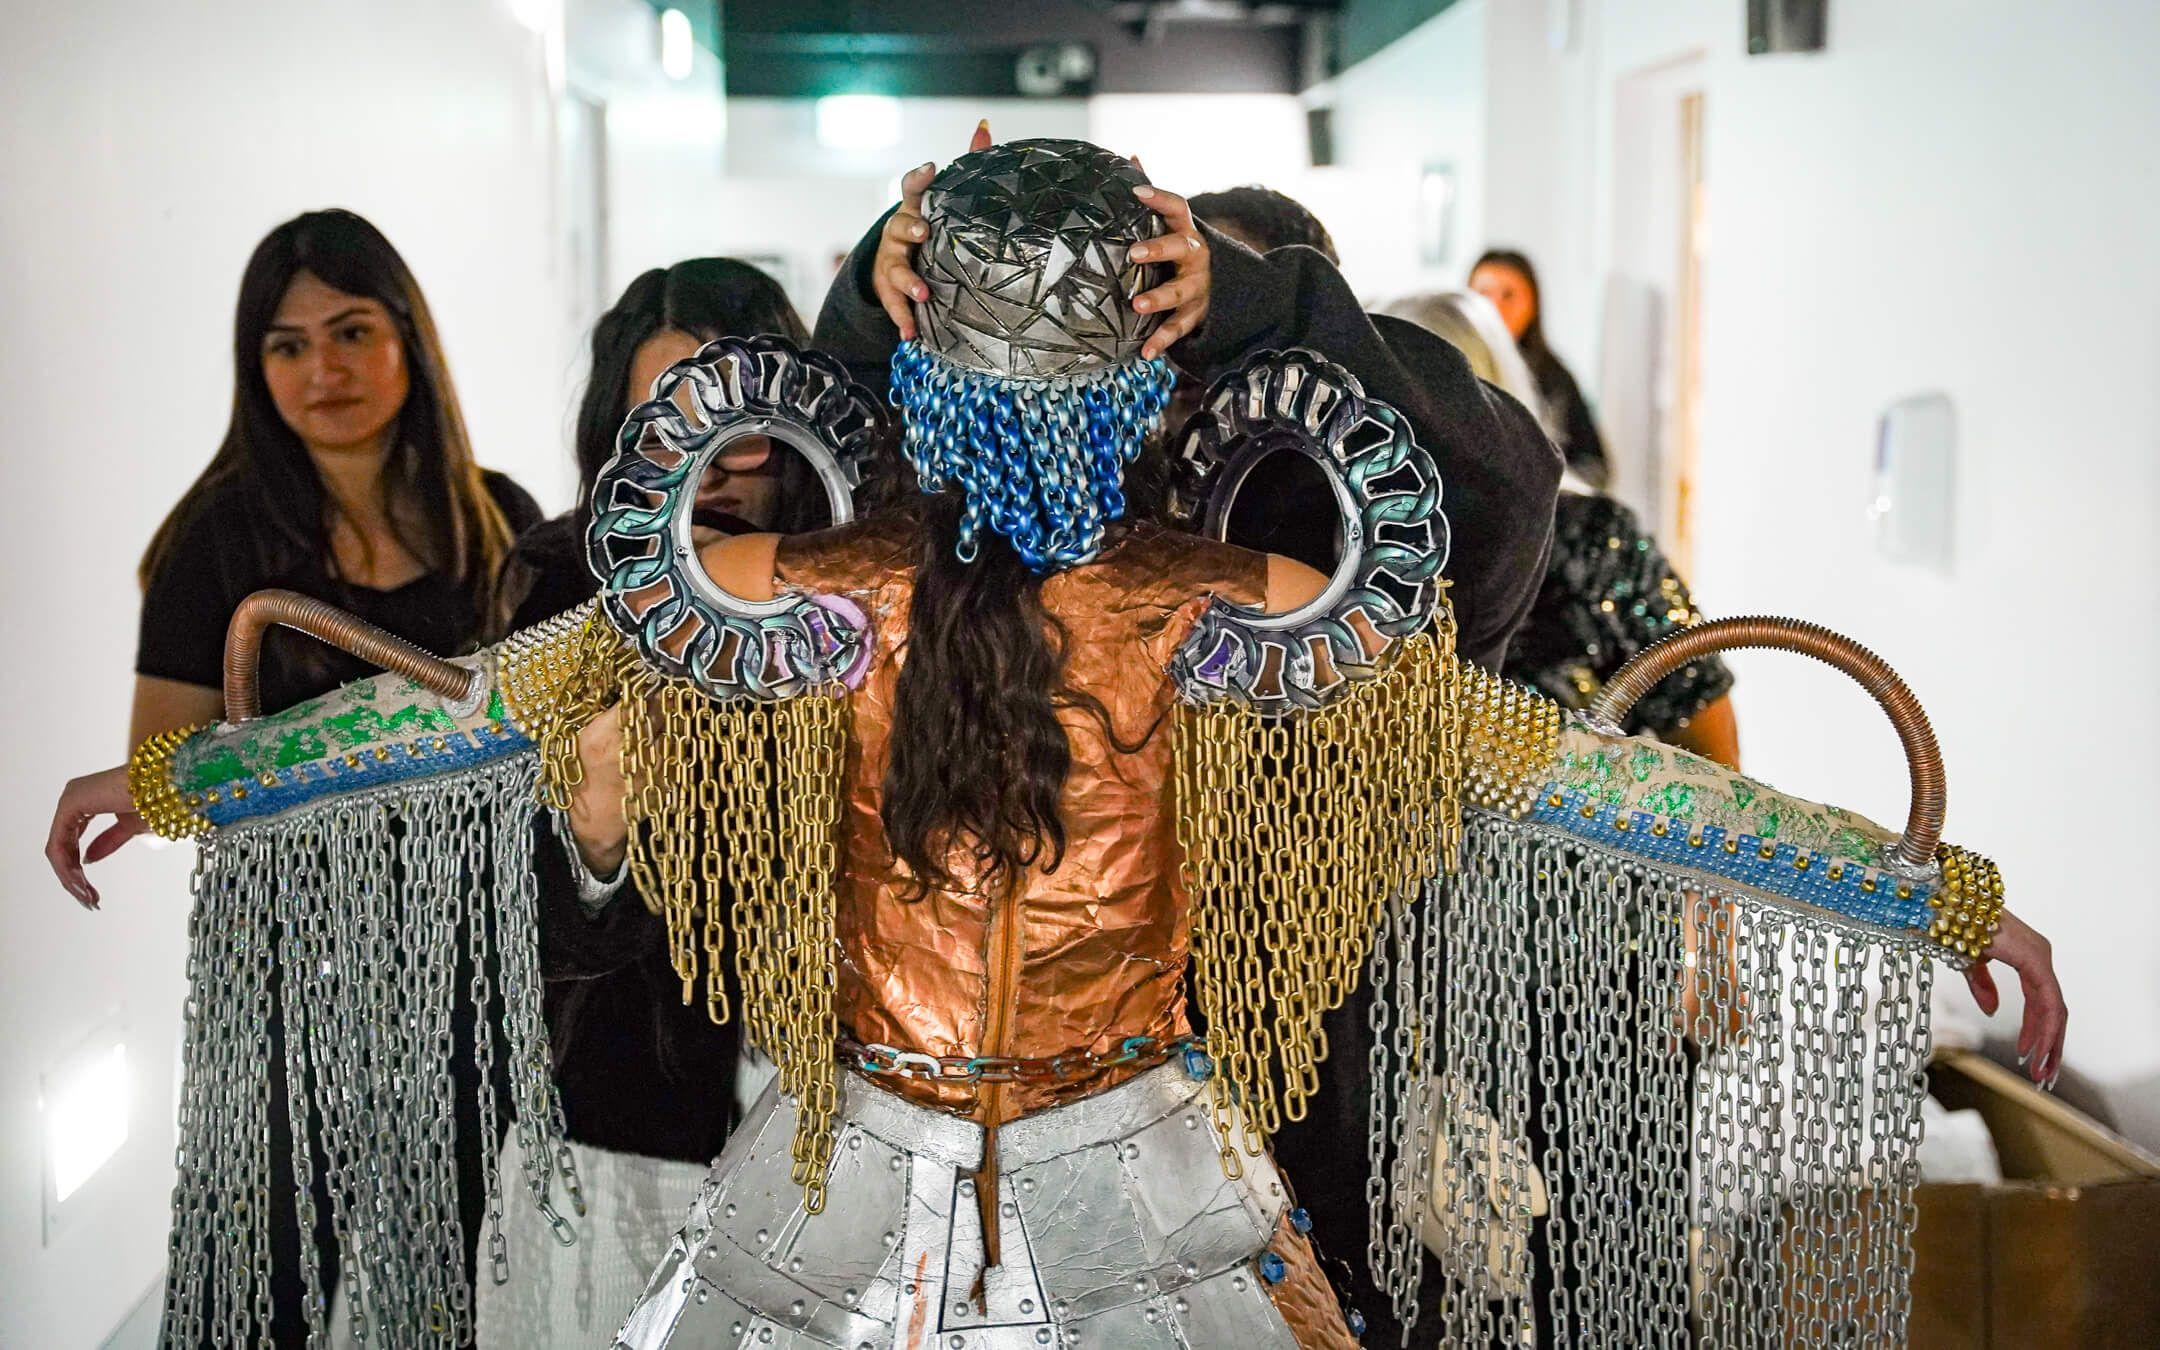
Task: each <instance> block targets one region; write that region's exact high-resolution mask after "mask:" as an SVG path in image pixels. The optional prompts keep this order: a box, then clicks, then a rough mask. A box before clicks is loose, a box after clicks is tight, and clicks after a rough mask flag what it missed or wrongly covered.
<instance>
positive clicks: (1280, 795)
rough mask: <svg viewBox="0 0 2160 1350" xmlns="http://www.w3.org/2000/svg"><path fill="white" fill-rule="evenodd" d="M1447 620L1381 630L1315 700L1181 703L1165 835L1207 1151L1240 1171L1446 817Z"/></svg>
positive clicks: (1451, 729)
mask: <svg viewBox="0 0 2160 1350" xmlns="http://www.w3.org/2000/svg"><path fill="white" fill-rule="evenodd" d="M1454 633H1455V630H1454V622H1453V619H1452V616H1451V615H1449V614H1448V613H1447V612H1446V610H1445V609H1444V608H1443V610H1442V612H1441V614H1440V616H1439V617H1438V619H1437V621H1436V622H1435V624H1434V627H1433V631H1432V632H1431V633H1429V634H1422V635H1419V636H1417V637H1414V638H1411V639H1408V640H1406V641H1404V642H1402V643H1400V644H1398V646H1397V649H1396V651H1395V652H1394V653H1393V654H1392V655H1391V657H1390V658H1389V664H1388V667H1387V669H1386V670H1385V671H1384V672H1383V673H1382V674H1380V675H1378V676H1376V677H1374V678H1373V679H1370V680H1366V681H1361V682H1360V683H1359V685H1358V686H1357V687H1356V688H1353V689H1351V690H1349V691H1346V692H1345V694H1344V695H1343V696H1342V697H1341V698H1339V699H1337V700H1336V701H1335V702H1334V703H1332V704H1330V705H1328V706H1327V707H1325V708H1322V709H1320V710H1319V711H1317V712H1311V713H1304V714H1300V715H1296V716H1291V717H1275V718H1267V717H1262V716H1260V715H1259V714H1257V713H1255V712H1253V711H1252V710H1251V709H1250V708H1248V707H1245V706H1244V705H1241V704H1236V703H1227V702H1226V703H1215V704H1208V705H1205V706H1201V707H1191V706H1181V707H1180V708H1179V710H1178V715H1177V717H1176V719H1175V722H1174V725H1175V734H1176V736H1177V752H1176V761H1177V774H1176V791H1177V819H1178V841H1179V844H1180V845H1181V847H1182V850H1183V855H1184V857H1183V868H1182V871H1183V875H1184V879H1185V886H1186V891H1187V894H1188V895H1189V897H1190V899H1191V904H1192V918H1191V924H1192V960H1193V972H1194V983H1195V986H1196V991H1197V994H1198V997H1199V1002H1200V1011H1201V1015H1202V1017H1203V1018H1204V1019H1205V1021H1206V1025H1207V1044H1208V1049H1209V1052H1210V1053H1211V1054H1212V1055H1213V1056H1214V1057H1215V1060H1216V1063H1217V1066H1218V1070H1219V1072H1220V1073H1221V1075H1222V1077H1223V1079H1224V1082H1225V1087H1226V1089H1227V1090H1225V1091H1223V1092H1219V1093H1217V1094H1215V1099H1214V1111H1215V1116H1216V1124H1217V1126H1218V1128H1219V1129H1220V1131H1221V1133H1222V1137H1223V1138H1224V1140H1225V1141H1226V1143H1225V1147H1224V1149H1223V1155H1222V1161H1223V1167H1224V1170H1225V1171H1226V1172H1228V1173H1229V1174H1230V1175H1231V1176H1233V1177H1234V1176H1238V1175H1240V1174H1241V1173H1242V1171H1243V1168H1244V1164H1243V1162H1242V1160H1241V1159H1240V1158H1239V1157H1238V1148H1237V1146H1236V1145H1235V1144H1234V1143H1231V1142H1228V1141H1237V1140H1242V1144H1243V1150H1244V1152H1245V1153H1247V1154H1250V1155H1253V1156H1257V1155H1258V1154H1259V1153H1260V1151H1261V1149H1262V1148H1264V1147H1265V1146H1266V1141H1267V1138H1268V1136H1269V1135H1271V1134H1272V1133H1274V1131H1275V1130H1277V1129H1278V1128H1279V1127H1280V1126H1281V1124H1282V1122H1283V1121H1284V1120H1299V1119H1302V1118H1303V1117H1304V1114H1305V1106H1306V1103H1307V1101H1309V1100H1310V1098H1311V1097H1312V1094H1313V1093H1314V1091H1316V1090H1317V1088H1318V1087H1319V1079H1320V1072H1319V1066H1320V1062H1321V1061H1322V1060H1324V1059H1325V1058H1326V1057H1327V1042H1326V1039H1325V1037H1324V1035H1323V1034H1322V1030H1321V1023H1320V1019H1321V1017H1322V1016H1323V1015H1324V1014H1325V1013H1327V1012H1328V1011H1330V1010H1332V1009H1333V1008H1336V1007H1338V1006H1340V1004H1341V1003H1342V1001H1343V999H1344V998H1345V997H1347V996H1348V994H1349V992H1350V990H1351V989H1352V988H1353V987H1354V986H1355V985H1356V983H1357V980H1358V978H1359V975H1360V973H1361V972H1362V970H1363V968H1364V965H1365V960H1366V956H1367V954H1368V953H1369V952H1370V950H1371V946H1372V940H1373V934H1374V932H1375V931H1376V930H1377V928H1378V926H1379V922H1380V919H1381V917H1382V915H1383V914H1384V912H1385V910H1386V907H1387V906H1388V904H1389V903H1390V902H1391V901H1393V900H1395V899H1397V898H1399V897H1404V896H1406V895H1407V894H1408V893H1409V892H1410V891H1411V890H1412V889H1413V888H1415V887H1416V886H1418V885H1419V884H1420V883H1421V882H1422V881H1423V880H1424V879H1425V878H1427V877H1429V876H1431V875H1433V874H1434V873H1435V872H1436V871H1438V870H1439V868H1440V867H1441V866H1442V865H1443V864H1445V865H1447V866H1452V865H1453V859H1454V856H1455V851H1456V846H1457V843H1458V841H1459V840H1460V838H1461V834H1462V806H1461V802H1460V800H1459V789H1460V786H1461V783H1462V774H1463V764H1464V748H1463V744H1462V741H1463V725H1462V718H1461V716H1460V713H1459V710H1460V708H1461V704H1462V689H1463V684H1462V680H1463V676H1462V673H1461V669H1460V666H1459V664H1458V663H1457V661H1456V660H1455V651H1454Z"/></svg>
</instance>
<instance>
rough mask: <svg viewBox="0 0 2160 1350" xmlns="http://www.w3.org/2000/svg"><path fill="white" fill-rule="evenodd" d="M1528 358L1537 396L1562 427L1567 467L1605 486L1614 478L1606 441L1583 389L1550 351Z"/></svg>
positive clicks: (1592, 484)
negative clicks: (1592, 415)
mask: <svg viewBox="0 0 2160 1350" xmlns="http://www.w3.org/2000/svg"><path fill="white" fill-rule="evenodd" d="M1525 355H1526V357H1527V358H1528V360H1529V363H1530V373H1531V374H1532V375H1533V376H1535V377H1536V379H1537V385H1538V397H1540V398H1542V399H1544V400H1545V408H1546V410H1547V411H1548V412H1550V413H1551V414H1552V418H1553V422H1554V424H1555V425H1556V426H1558V427H1559V433H1560V452H1561V453H1562V454H1564V455H1566V456H1567V466H1568V467H1569V468H1571V469H1573V470H1574V471H1575V472H1576V474H1577V475H1579V476H1580V477H1581V478H1582V480H1583V481H1584V482H1585V483H1588V484H1589V485H1590V486H1591V487H1594V488H1602V487H1604V486H1605V485H1606V483H1607V482H1608V481H1609V480H1610V478H1611V476H1612V471H1611V468H1610V466H1609V465H1608V464H1607V463H1606V460H1605V438H1604V437H1602V436H1600V435H1598V429H1597V420H1596V419H1595V418H1593V417H1591V416H1590V402H1589V400H1588V399H1585V398H1584V397H1583V392H1582V386H1581V385H1579V384H1577V383H1576V382H1575V376H1574V373H1573V372H1572V371H1570V370H1569V369H1568V368H1567V367H1566V366H1564V365H1562V364H1560V358H1559V357H1557V356H1554V355H1553V354H1552V351H1551V349H1550V348H1547V349H1546V350H1544V351H1541V352H1538V353H1537V354H1535V355H1530V354H1528V353H1525Z"/></svg>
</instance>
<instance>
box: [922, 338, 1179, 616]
mask: <svg viewBox="0 0 2160 1350" xmlns="http://www.w3.org/2000/svg"><path fill="white" fill-rule="evenodd" d="M892 380H893V383H892V397H893V403H894V405H895V406H897V407H898V408H899V409H900V411H901V416H902V418H903V419H904V420H905V422H906V424H907V441H906V446H905V448H906V453H907V458H908V463H909V464H911V465H913V466H914V468H915V474H916V477H917V478H918V479H919V480H920V482H921V484H922V490H923V491H925V492H941V491H943V490H944V489H946V488H948V487H955V488H958V489H959V490H960V492H961V493H962V495H963V496H964V497H965V498H966V501H967V505H966V507H965V508H964V510H963V511H962V514H961V517H960V543H959V554H960V558H961V559H962V561H965V562H973V561H974V560H975V552H976V549H977V547H978V544H979V542H980V540H981V537H982V531H983V530H984V529H985V528H986V527H987V528H989V529H992V530H995V531H997V533H999V534H1001V535H1003V536H1005V538H1006V539H1007V540H1008V541H1009V542H1010V543H1011V544H1012V546H1013V551H1014V552H1016V553H1018V554H1019V555H1020V560H1021V561H1022V562H1024V563H1026V564H1027V565H1028V567H1029V569H1030V570H1032V571H1035V572H1039V573H1048V572H1057V571H1061V570H1063V569H1065V568H1068V567H1076V566H1078V565H1079V564H1081V563H1084V562H1087V561H1088V560H1089V559H1091V558H1093V557H1094V556H1095V553H1096V550H1098V549H1099V548H1101V547H1102V541H1103V530H1104V528H1105V527H1106V526H1107V525H1108V524H1109V523H1110V522H1111V521H1113V520H1118V519H1121V518H1122V517H1123V516H1124V514H1125V487H1124V476H1125V466H1126V465H1128V464H1130V463H1132V462H1133V459H1134V457H1136V456H1137V455H1138V454H1139V453H1140V447H1141V445H1142V444H1143V443H1144V442H1145V441H1146V439H1147V436H1148V433H1149V432H1151V431H1152V430H1154V427H1155V423H1156V420H1157V419H1158V418H1160V417H1161V416H1162V410H1163V405H1164V404H1165V403H1167V402H1168V401H1169V399H1170V385H1171V380H1172V376H1171V373H1170V366H1169V363H1168V362H1166V361H1163V360H1160V359H1157V360H1153V361H1134V362H1131V363H1129V364H1127V365H1123V366H1119V367H1117V368H1116V369H1114V370H1111V371H1108V372H1106V373H1105V374H1103V375H1100V376H1098V377H1096V378H1093V379H1085V380H1014V379H1006V378H1002V377H1000V376H996V375H986V374H984V373H982V372H981V371H974V370H968V369H966V368H965V367H963V366H957V365H954V364H953V363H952V362H950V361H947V360H945V359H944V358H943V357H940V356H937V355H935V354H934V353H931V352H928V351H925V350H924V349H923V347H922V344H920V343H916V342H909V343H904V344H902V345H901V347H900V350H898V351H896V352H894V353H893V363H892Z"/></svg>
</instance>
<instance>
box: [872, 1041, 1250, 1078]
mask: <svg viewBox="0 0 2160 1350" xmlns="http://www.w3.org/2000/svg"><path fill="white" fill-rule="evenodd" d="M1180 1055H1183V1056H1185V1057H1186V1059H1187V1065H1186V1067H1187V1068H1188V1069H1192V1070H1194V1071H1195V1076H1204V1074H1205V1070H1206V1067H1207V1065H1206V1060H1207V1055H1206V1052H1205V1051H1203V1050H1202V1049H1201V1048H1200V1040H1199V1038H1198V1037H1196V1036H1180V1037H1178V1038H1177V1039H1175V1040H1169V1041H1165V1040H1159V1039H1157V1038H1156V1037H1153V1036H1127V1037H1125V1038H1124V1039H1123V1040H1121V1041H1119V1042H1118V1044H1117V1049H1115V1050H1110V1051H1099V1050H1068V1051H1065V1052H1064V1053H1063V1054H1058V1055H1052V1056H1050V1057H1049V1058H1047V1059H1016V1058H1012V1057H1010V1056H1006V1055H926V1054H923V1053H922V1052H920V1051H916V1050H901V1049H897V1048H895V1047H893V1046H890V1045H877V1044H874V1043H865V1042H863V1041H858V1040H856V1039H855V1038H854V1037H852V1036H843V1037H841V1038H840V1062H841V1063H842V1064H844V1065H846V1066H847V1067H848V1068H851V1069H857V1070H860V1071H861V1072H863V1073H889V1074H898V1075H899V1076H900V1077H902V1078H930V1079H935V1080H937V1081H939V1082H946V1083H1047V1082H1057V1081H1060V1080H1063V1079H1070V1078H1079V1077H1081V1076H1083V1075H1085V1074H1089V1073H1092V1072H1094V1071H1095V1070H1097V1069H1103V1068H1108V1067H1109V1066H1111V1065H1113V1064H1138V1065H1141V1066H1142V1067H1148V1068H1152V1067H1153V1066H1155V1065H1157V1064H1160V1063H1162V1062H1163V1061H1165V1060H1168V1059H1175V1058H1177V1057H1178V1056H1180ZM1194 1056H1198V1057H1199V1061H1200V1062H1199V1064H1198V1065H1196V1064H1194V1063H1193V1062H1192V1061H1193V1057H1194Z"/></svg>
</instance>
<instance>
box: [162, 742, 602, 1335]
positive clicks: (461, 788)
mask: <svg viewBox="0 0 2160 1350" xmlns="http://www.w3.org/2000/svg"><path fill="white" fill-rule="evenodd" d="M535 779H536V762H535V759H534V757H533V756H532V755H530V754H527V755H521V756H518V757H517V758H515V759H511V760H507V761H503V762H499V763H496V764H493V765H488V766H485V767H482V768H477V769H472V770H468V771H465V772H461V773H458V774H454V775H451V776H447V777H444V778H440V779H436V780H433V781H430V782H427V783H421V784H413V785H401V786H399V787H396V788H390V789H384V790H379V791H376V792H372V793H363V794H358V795H355V796H352V797H345V798H339V799H336V800H334V801H331V802H326V803H324V804H322V805H320V806H318V807H315V808H311V809H305V810H302V811H298V812H296V813H294V814H293V815H291V816H288V817H284V818H281V819H278V820H276V821H272V822H268V823H265V824H262V825H257V826H250V827H246V828H241V829H235V830H232V831H230V832H227V833H224V834H221V835H219V836H217V837H216V838H215V839H213V840H212V841H210V842H209V843H207V844H206V845H205V846H204V848H203V851H202V856H201V858H200V860H199V862H198V865H197V868H196V874H195V887H194V889H195V907H194V912H193V914H192V916H191V918H190V928H189V956H188V988H189V993H188V1002H187V1006H186V1027H187V1033H186V1034H187V1041H186V1049H185V1052H184V1053H185V1058H184V1065H185V1081H184V1084H183V1087H182V1092H181V1100H180V1105H179V1111H178V1120H179V1141H180V1142H179V1146H178V1150H177V1154H176V1162H177V1164H178V1173H179V1176H178V1180H177V1181H176V1183H175V1186H174V1191H173V1227H172V1237H171V1263H172V1268H171V1275H170V1278H169V1279H168V1282H167V1288H166V1305H165V1327H164V1338H165V1340H166V1341H168V1342H169V1343H176V1344H198V1343H201V1342H202V1341H204V1340H205V1339H208V1340H211V1341H214V1342H216V1343H218V1344H227V1345H235V1346H239V1345H249V1344H253V1345H260V1346H268V1345H270V1344H271V1341H270V1316H271V1274H272V1272H271V1254H270V1242H269V1215H268V1206H269V1198H270V1195H269V1189H270V1188H269V1178H270V1174H269V1162H270V1148H271V1144H270V1115H271V1096H272V1088H271V1072H270V1059H271V1043H270V1042H271V1037H270V1028H271V1027H272V1025H273V1016H272V1013H273V1008H272V1004H273V1001H274V1002H275V1005H276V1008H275V1012H276V1021H277V1022H280V1023H282V1027H283V1035H284V1040H285V1052H284V1060H283V1069H284V1073H285V1091H284V1101H283V1103H282V1107H283V1109H284V1110H285V1111H286V1112H287V1114H288V1115H289V1117H290V1118H291V1120H292V1122H293V1126H294V1128H293V1141H292V1165H293V1172H294V1178H295V1182H296V1186H297V1197H296V1203H297V1210H298V1220H299V1228H300V1232H301V1235H302V1246H301V1250H302V1253H303V1261H302V1267H303V1269H302V1275H301V1278H302V1280H303V1282H304V1285H305V1289H306V1318H307V1334H308V1341H309V1344H311V1345H320V1344H323V1343H325V1342H326V1340H327V1336H328V1327H327V1324H328V1310H327V1308H326V1307H325V1301H324V1297H323V1290H322V1284H321V1279H320V1275H319V1272H318V1271H317V1270H316V1268H315V1262H314V1259H313V1239H312V1234H313V1231H314V1227H315V1224H316V1221H317V1218H318V1214H317V1211H316V1208H315V1202H314V1198H313V1190H314V1185H315V1181H316V1178H317V1176H318V1175H320V1176H321V1178H322V1180H323V1185H324V1189H325V1190H326V1191H327V1193H328V1195H329V1199H330V1217H331V1227H332V1229H333V1231H334V1232H335V1233H336V1235H337V1242H338V1247H339V1251H340V1262H339V1264H340V1269H341V1272H342V1274H343V1278H344V1282H345V1297H344V1303H345V1307H346V1310H347V1317H348V1319H349V1320H348V1325H349V1328H350V1330H351V1332H352V1335H353V1338H354V1340H355V1341H356V1342H358V1343H359V1344H362V1345H384V1346H391V1347H402V1346H422V1345H428V1346H436V1345H441V1346H448V1345H457V1344H462V1343H465V1342H468V1341H470V1339H471V1337H472V1334H473V1300H472V1292H471V1289H470V1288H469V1286H468V1283H467V1281H466V1277H465V1257H464V1252H465V1236H464V1233H463V1226H462V1223H461V1221H460V1216H459V1208H458V1166H457V1158H458V1153H459V1149H460V1146H461V1143H462V1145H463V1147H465V1148H471V1149H476V1150H478V1151H479V1152H480V1153H481V1154H482V1156H483V1158H484V1160H485V1177H486V1190H487V1198H486V1203H487V1212H488V1215H489V1225H490V1241H489V1250H490V1256H491V1263H490V1264H491V1270H492V1272H493V1274H494V1275H495V1277H496V1278H498V1279H499V1278H502V1268H501V1261H502V1258H503V1243H502V1239H501V1236H500V1229H499V1223H500V1218H501V1213H502V1200H501V1185H500V1180H499V1178H498V1177H497V1175H496V1172H497V1167H496V1156H497V1155H496V1148H495V1142H496V1135H497V1130H498V1125H497V1121H498V1117H499V1110H500V1108H499V1107H498V1105H497V1103H496V1101H495V1093H494V1092H493V1091H492V1085H493V1082H494V1077H495V1065H496V1057H497V1053H498V1046H499V1048H500V1050H501V1052H502V1053H504V1054H506V1055H507V1057H508V1068H509V1084H510V1096H511V1109H512V1110H513V1112H514V1115H515V1129H516V1130H517V1133H518V1138H519V1141H520V1143H521V1144H522V1145H523V1146H524V1149H523V1151H524V1153H525V1156H526V1157H527V1158H528V1159H535V1160H537V1161H536V1162H533V1163H529V1164H528V1166H527V1169H526V1175H525V1187H526V1189H527V1191H528V1192H529V1193H530V1195H531V1198H532V1200H533V1202H534V1203H535V1204H536V1205H538V1206H539V1207H540V1208H541V1210H542V1212H543V1213H545V1214H546V1215H548V1217H549V1219H550V1221H551V1222H553V1223H554V1224H555V1225H556V1226H557V1231H558V1234H559V1235H560V1236H562V1237H563V1238H564V1239H565V1240H568V1239H569V1236H570V1229H569V1226H568V1224H567V1222H566V1221H564V1220H562V1219H561V1218H560V1217H559V1216H558V1215H557V1214H556V1213H555V1210H554V1209H553V1207H552V1204H551V1202H550V1194H551V1190H552V1183H553V1181H554V1179H555V1175H554V1174H555V1173H556V1172H557V1171H558V1170H559V1171H560V1173H561V1176H562V1180H563V1181H564V1182H565V1184H566V1188H567V1189H568V1191H569V1193H570V1195H571V1198H572V1202H573V1204H574V1205H576V1206H577V1207H578V1209H579V1210H580V1212H582V1201H581V1197H580V1195H579V1191H578V1187H577V1182H576V1177H575V1173H574V1171H573V1170H572V1169H571V1168H570V1166H569V1159H570V1152H569V1149H568V1147H567V1146H566V1145H565V1144H564V1143H563V1140H562V1133H563V1119H562V1104H561V1101H560V1099H559V1097H558V1096H557V1095H556V1092H555V1086H554V1081H553V1078H552V1076H551V1074H550V1072H549V1064H550V1059H549V1055H548V1048H547V1032H546V1026H545V1023H544V1020H543V1018H542V1016H541V1011H540V973H539V953H538V945H539V944H538V926H537V925H538V908H539V893H538V883H537V880H536V879H535V877H534V873H533V865H532V864H533V859H532V849H533V837H534V830H533V812H534V789H535ZM461 971H462V972H463V974H464V978H463V979H460V974H461ZM273 991H274V992H273ZM466 1021H469V1022H470V1023H471V1024H472V1026H473V1027H474V1028H475V1031H474V1032H473V1037H474V1040H473V1054H474V1058H475V1060H476V1063H477V1066H478V1069H479V1076H480V1080H481V1084H482V1090H481V1093H480V1100H479V1120H480V1138H478V1139H472V1140H463V1141H461V1140H460V1139H459V1138H458V1131H457V1118H458V1100H457V1098H458V1086H457V1077H456V1075H455V1073H454V1070H453V1062H454V1059H455V1056H456V1054H457V1042H458V1040H459V1038H460V1033H459V1030H458V1028H459V1027H460V1025H461V1024H462V1023H464V1022H466ZM311 1113H312V1114H311Z"/></svg>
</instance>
